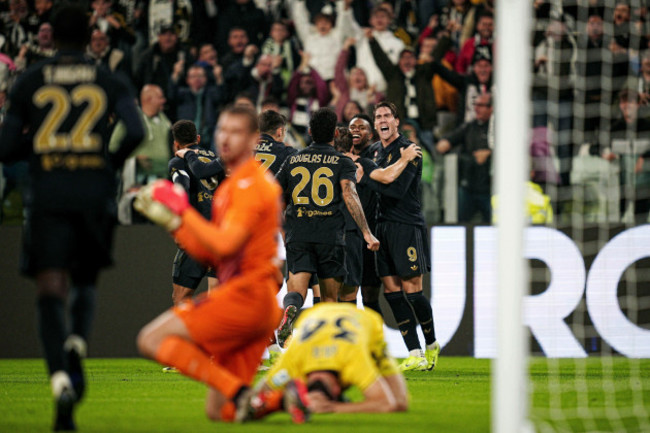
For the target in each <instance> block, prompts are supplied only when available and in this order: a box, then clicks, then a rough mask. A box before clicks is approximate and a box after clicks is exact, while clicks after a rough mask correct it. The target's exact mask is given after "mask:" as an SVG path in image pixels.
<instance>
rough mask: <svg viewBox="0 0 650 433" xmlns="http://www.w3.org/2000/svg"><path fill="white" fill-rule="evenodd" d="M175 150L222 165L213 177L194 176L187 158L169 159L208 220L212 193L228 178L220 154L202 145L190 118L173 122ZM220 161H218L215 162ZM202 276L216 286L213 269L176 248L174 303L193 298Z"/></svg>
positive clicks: (174, 175) (178, 179)
mask: <svg viewBox="0 0 650 433" xmlns="http://www.w3.org/2000/svg"><path fill="white" fill-rule="evenodd" d="M172 136H173V137H174V151H176V152H178V151H179V150H181V149H184V150H185V152H187V151H192V152H196V158H197V159H198V160H199V161H201V162H202V163H204V164H205V163H211V164H213V165H214V166H215V167H218V168H220V170H218V171H216V172H215V174H214V175H213V176H210V177H207V178H205V179H201V178H199V177H197V176H196V175H194V173H193V172H192V170H191V169H190V168H189V167H188V163H187V161H186V160H185V159H184V158H181V157H179V156H174V157H173V158H172V159H171V160H170V161H169V174H170V176H171V179H172V182H174V184H177V185H180V186H182V187H183V189H184V190H185V192H186V193H187V195H188V197H189V201H190V204H191V205H192V207H194V209H196V210H198V211H199V213H201V215H203V217H204V218H205V219H210V217H211V215H212V195H213V194H214V191H215V190H216V189H217V186H219V184H220V183H221V182H222V181H223V180H224V179H225V178H226V170H225V169H224V168H223V167H222V166H221V165H220V164H219V163H218V160H217V156H216V155H215V154H214V153H213V152H212V151H210V150H205V149H203V148H201V147H200V146H199V143H200V141H201V136H200V135H198V134H197V131H196V126H195V125H194V123H193V122H192V121H190V120H179V121H178V122H176V123H174V125H172ZM215 161H217V162H215ZM203 277H208V289H209V290H210V289H213V288H214V287H216V285H217V280H216V277H215V273H214V270H213V269H211V268H209V267H206V266H203V265H202V264H201V263H199V262H197V261H196V260H194V259H193V258H192V257H190V256H189V255H188V254H187V253H186V252H185V251H184V250H183V249H182V248H179V249H178V251H176V255H175V256H174V266H173V270H172V282H173V292H172V301H173V302H174V305H178V304H180V303H181V302H182V301H183V300H185V299H188V298H191V297H192V296H193V295H194V293H195V292H196V289H197V288H198V287H199V284H200V283H201V280H202V279H203Z"/></svg>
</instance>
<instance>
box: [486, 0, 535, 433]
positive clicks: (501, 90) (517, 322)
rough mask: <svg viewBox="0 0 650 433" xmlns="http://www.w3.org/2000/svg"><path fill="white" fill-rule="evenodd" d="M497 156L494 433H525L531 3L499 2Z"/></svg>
mask: <svg viewBox="0 0 650 433" xmlns="http://www.w3.org/2000/svg"><path fill="white" fill-rule="evenodd" d="M496 3H497V4H496V7H495V9H496V17H495V19H496V26H495V28H496V38H495V40H496V41H497V43H496V45H495V50H494V51H495V67H494V70H495V74H496V94H495V96H494V103H495V125H496V128H495V133H496V139H495V142H496V143H495V148H496V149H497V150H496V165H495V170H494V171H495V174H496V193H497V194H498V196H499V206H498V209H497V210H496V212H498V216H497V221H498V226H497V227H498V287H499V296H498V301H497V305H498V310H499V311H498V313H497V317H498V332H497V357H496V358H495V359H494V360H493V363H492V431H493V432H498V433H521V432H523V431H528V430H529V429H528V427H527V426H528V421H527V414H528V391H527V377H528V376H527V355H528V346H527V343H526V341H527V339H526V337H525V332H524V326H523V321H522V300H523V296H524V292H525V291H527V287H528V277H527V275H528V266H527V264H526V263H525V261H524V259H523V232H524V226H525V215H524V212H523V211H522V210H523V209H522V208H523V206H522V203H523V202H524V185H525V181H526V180H527V178H528V176H527V173H528V171H529V170H528V167H529V164H528V159H529V157H528V148H529V133H530V132H529V131H530V80H531V78H530V58H531V56H530V51H531V48H530V34H531V23H532V9H531V8H532V1H530V0H497V2H496Z"/></svg>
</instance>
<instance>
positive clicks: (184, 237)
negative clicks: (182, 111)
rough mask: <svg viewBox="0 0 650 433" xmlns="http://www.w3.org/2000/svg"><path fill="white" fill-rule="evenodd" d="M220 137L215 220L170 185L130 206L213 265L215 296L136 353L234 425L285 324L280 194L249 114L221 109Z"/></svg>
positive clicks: (162, 320) (158, 322)
mask: <svg viewBox="0 0 650 433" xmlns="http://www.w3.org/2000/svg"><path fill="white" fill-rule="evenodd" d="M216 137H217V145H218V147H219V154H220V157H221V159H222V161H223V162H224V163H225V165H226V168H227V169H228V170H229V172H230V176H229V177H228V178H227V179H226V180H225V181H224V182H223V183H222V184H221V186H219V188H218V189H217V192H216V194H215V197H214V201H213V208H212V219H211V220H209V221H208V220H206V219H205V218H203V217H202V216H201V214H200V213H199V212H197V211H196V210H195V209H193V208H192V207H191V206H190V204H189V202H188V199H187V194H185V191H183V190H182V188H179V187H177V186H174V185H173V184H172V183H171V182H168V181H158V182H155V183H154V184H152V185H150V186H147V187H145V188H144V189H143V190H142V192H141V193H140V194H139V195H138V198H137V199H136V202H135V206H136V209H138V210H139V211H140V212H142V213H143V214H145V215H146V216H147V217H149V218H150V219H151V220H152V221H154V222H155V223H157V224H159V225H161V226H163V227H164V228H166V229H167V230H168V231H169V232H171V233H172V235H173V236H174V239H175V240H176V241H177V242H178V243H179V244H180V245H181V247H182V248H183V249H184V250H185V251H187V252H188V253H189V254H190V255H192V256H193V257H195V258H196V259H197V260H199V261H200V262H202V263H205V264H209V265H212V266H214V267H215V268H216V269H217V272H218V275H217V276H218V278H219V283H220V286H219V290H214V291H212V292H209V293H208V294H207V295H203V296H199V297H198V298H195V299H194V300H192V301H189V302H184V303H182V304H181V305H180V306H178V307H174V308H172V309H171V310H168V311H166V312H164V313H163V314H161V315H160V316H159V317H158V318H156V319H155V320H153V321H152V322H151V323H149V324H148V325H147V326H145V327H144V328H143V329H142V331H141V332H140V335H139V336H138V348H139V349H140V352H141V353H142V354H143V355H144V356H146V357H149V358H152V359H154V360H156V361H158V362H160V363H161V364H164V365H168V366H172V367H176V368H177V369H178V370H179V371H180V372H181V373H183V374H185V375H186V376H189V377H191V378H193V379H195V380H198V381H201V382H203V383H205V384H207V385H208V386H209V389H208V395H207V401H206V413H207V416H208V417H209V418H210V419H211V420H214V421H217V420H222V421H233V420H235V412H236V407H237V405H238V404H244V403H245V399H243V398H242V396H244V395H246V393H247V390H248V385H249V384H250V383H251V381H252V380H253V377H254V375H255V373H256V371H257V366H258V365H259V363H260V360H261V358H262V355H263V353H264V350H265V348H266V345H267V344H268V342H269V339H270V338H271V336H272V335H273V330H274V328H275V327H276V326H277V324H278V323H279V321H280V317H281V311H280V310H279V309H278V307H277V301H276V299H275V295H276V293H277V291H278V286H279V281H280V279H279V277H280V272H279V269H278V268H277V266H276V264H275V262H274V257H275V254H276V249H277V244H276V233H277V232H278V230H279V229H280V193H281V191H280V188H279V186H278V185H277V183H276V182H275V181H274V180H273V178H272V176H271V175H269V174H266V173H265V172H264V170H263V169H262V168H261V167H260V165H259V163H258V162H257V161H255V159H254V158H253V150H254V149H255V146H256V145H257V139H258V121H257V115H256V114H255V112H254V111H252V110H250V109H248V108H243V107H230V108H227V109H225V110H224V111H223V112H222V114H221V116H220V118H219V123H218V125H217V136H216ZM297 401H300V398H297Z"/></svg>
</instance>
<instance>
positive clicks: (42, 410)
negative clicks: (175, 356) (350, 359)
mask: <svg viewBox="0 0 650 433" xmlns="http://www.w3.org/2000/svg"><path fill="white" fill-rule="evenodd" d="M563 362H564V361H563ZM595 362H597V361H595ZM642 362H643V364H642V365H641V367H642V368H641V371H642V374H641V377H640V378H639V380H640V381H642V382H643V383H642V384H641V389H642V393H644V394H645V401H646V402H647V407H646V410H649V411H650V391H649V390H650V384H649V380H650V379H649V377H648V371H650V361H642ZM566 365H567V370H566V371H567V373H572V372H573V371H572V367H571V364H569V362H568V361H567V364H566ZM86 370H87V381H88V392H87V395H86V398H85V400H84V402H83V403H82V404H81V405H80V406H79V408H78V410H77V415H76V421H77V426H78V428H79V431H81V432H147V433H149V432H192V433H194V432H215V431H222V432H269V433H271V432H273V433H278V432H292V431H309V432H310V433H312V432H313V433H318V432H336V433H346V432H351V431H353V432H354V433H365V432H367V433H376V432H389V433H406V432H412V431H414V432H463V433H471V432H488V431H489V430H490V361H489V360H484V359H473V358H456V357H441V358H440V366H439V367H438V369H436V371H435V372H409V373H407V375H406V379H407V384H408V387H409V391H410V394H411V408H410V410H409V411H408V412H407V413H397V414H372V415H370V414H356V415H334V414H326V415H314V416H313V417H312V420H311V422H310V423H309V426H299V425H292V424H291V421H290V420H289V417H288V415H285V414H275V415H273V416H270V417H268V418H267V419H265V420H263V421H261V422H255V423H248V424H244V425H215V424H214V423H211V422H210V421H208V420H207V419H206V417H205V415H204V412H203V404H204V397H205V387H204V386H203V385H201V384H198V383H195V382H193V381H191V380H189V379H186V378H184V377H183V376H181V375H179V374H165V373H162V371H161V368H160V366H158V364H155V363H153V362H149V361H145V360H142V359H89V360H88V361H87V362H86ZM598 371H601V370H599V369H597V368H590V369H589V371H588V374H587V377H586V379H585V380H587V383H588V384H591V385H593V386H591V388H593V392H594V394H593V395H591V397H593V398H600V401H602V402H606V401H607V400H606V393H605V392H604V391H602V387H599V386H598V382H599V380H600V379H599V377H598V376H599V374H598ZM617 377H618V378H619V379H616V380H620V381H621V383H622V384H623V386H624V385H625V383H629V381H630V377H629V375H628V374H626V371H625V369H624V368H623V369H621V372H620V374H617ZM531 378H532V380H533V381H534V383H535V384H537V385H539V386H538V387H537V388H539V391H536V393H535V396H534V400H535V401H536V404H538V403H540V402H541V403H543V402H544V401H547V400H548V399H549V393H548V391H545V390H547V389H548V387H546V386H545V384H546V383H548V377H547V366H546V362H545V361H544V362H540V361H537V360H536V361H533V362H532V364H531ZM572 380H573V379H572V377H571V376H570V375H566V376H563V377H562V381H563V383H564V385H565V386H566V387H571V382H572ZM599 389H600V391H599ZM598 396H599V397H598ZM351 397H352V398H355V395H354V393H352V395H351ZM565 400H566V404H568V405H571V404H572V403H571V399H570V398H569V399H565ZM573 404H575V400H574V403H573ZM603 404H604V403H603ZM52 406H53V403H52V397H51V394H50V388H49V383H48V382H47V380H46V377H45V365H44V363H43V361H42V360H0V432H42V431H48V430H49V429H50V427H51V422H52V416H53V415H52Z"/></svg>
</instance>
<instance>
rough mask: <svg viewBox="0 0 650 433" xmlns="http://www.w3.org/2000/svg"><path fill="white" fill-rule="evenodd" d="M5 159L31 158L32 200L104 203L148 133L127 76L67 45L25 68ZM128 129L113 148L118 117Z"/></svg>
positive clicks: (85, 205)
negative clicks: (112, 132)
mask: <svg viewBox="0 0 650 433" xmlns="http://www.w3.org/2000/svg"><path fill="white" fill-rule="evenodd" d="M8 105H9V108H8V111H7V115H6V118H5V123H4V125H3V128H2V133H1V135H0V161H13V160H19V159H28V160H29V167H30V176H29V179H30V185H29V187H30V192H31V194H30V195H29V197H30V201H29V202H28V203H27V204H28V205H31V206H35V207H38V208H39V209H52V210H70V209H104V208H106V207H107V204H108V203H110V201H112V200H114V198H115V195H116V186H115V179H116V177H115V174H114V170H113V167H119V166H121V165H122V164H123V163H124V160H125V159H126V158H127V157H128V155H129V154H130V153H131V152H132V151H133V149H134V148H135V147H136V146H137V145H138V144H139V142H140V141H141V140H142V137H143V135H144V131H143V128H142V124H141V121H140V116H139V115H138V111H137V109H136V106H135V103H134V96H133V94H132V92H131V91H130V89H129V87H128V85H127V84H126V82H124V81H122V80H121V79H119V78H118V77H117V76H116V75H113V74H112V73H111V72H110V71H108V70H105V69H103V68H100V67H97V66H95V65H91V64H88V63H87V62H86V60H85V59H84V57H83V53H80V52H64V51H62V52H59V53H58V54H57V55H56V56H54V57H53V58H51V59H47V60H44V61H42V62H39V63H37V64H35V65H33V66H32V67H30V68H29V69H28V70H27V71H25V72H24V73H23V74H22V75H21V76H20V77H19V79H18V81H17V82H16V84H15V85H14V87H13V89H12V92H11V94H10V96H9V101H8ZM113 115H115V116H117V118H119V119H121V120H123V121H124V123H125V125H126V130H127V133H126V136H125V138H124V139H123V141H122V145H121V147H120V148H119V149H118V150H117V151H116V152H115V153H112V154H110V153H109V152H108V141H109V135H110V125H111V117H112V116H113Z"/></svg>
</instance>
